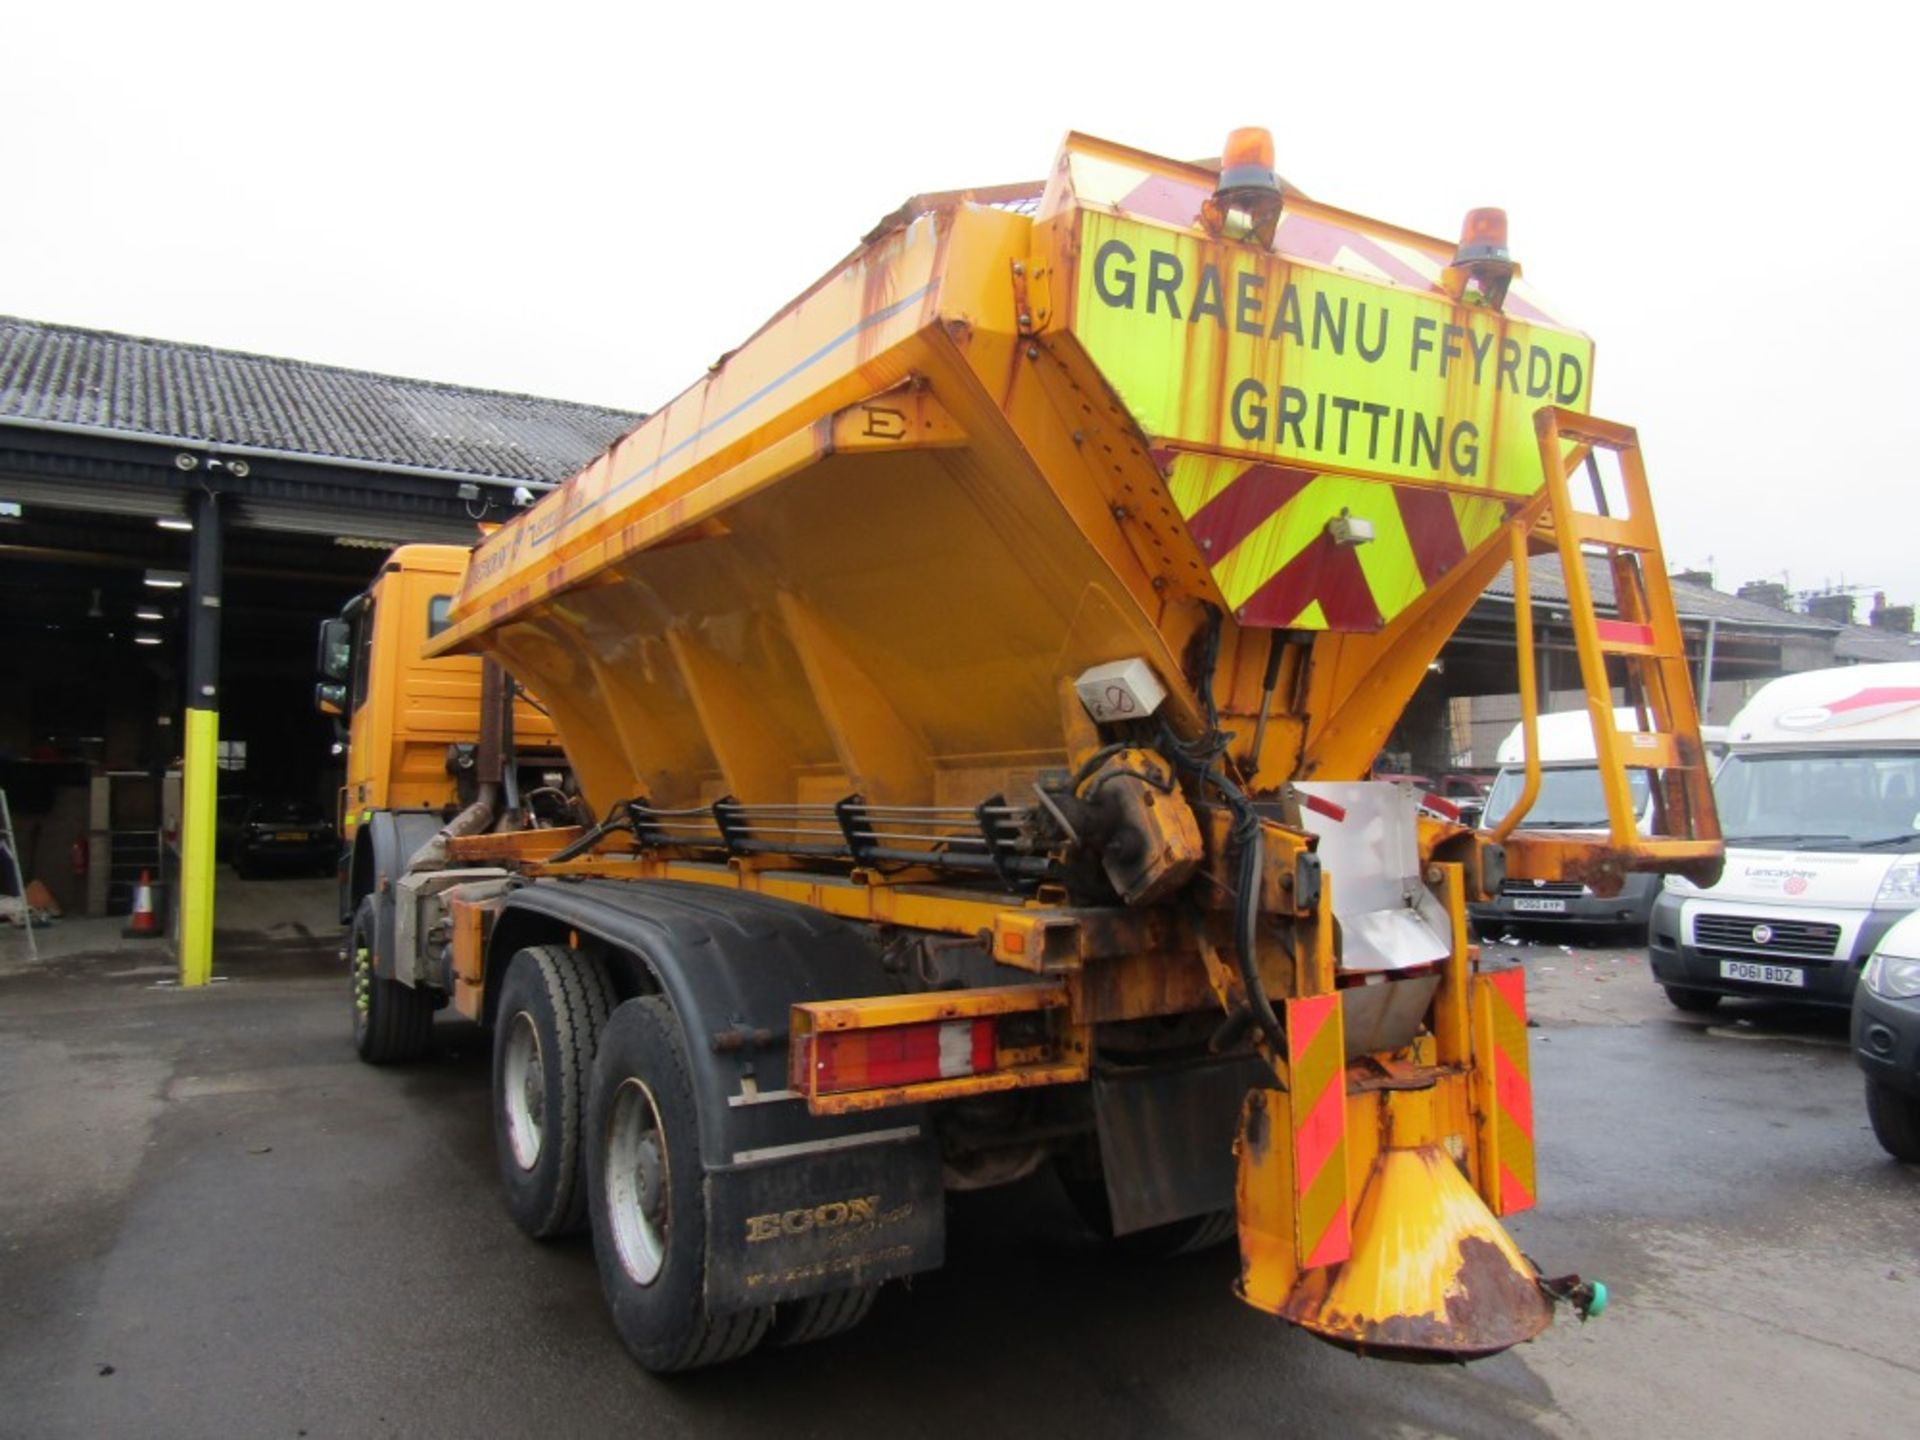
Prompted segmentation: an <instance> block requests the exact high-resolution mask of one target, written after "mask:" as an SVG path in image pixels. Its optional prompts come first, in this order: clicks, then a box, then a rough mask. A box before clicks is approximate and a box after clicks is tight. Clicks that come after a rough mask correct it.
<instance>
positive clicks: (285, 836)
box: [274, 830, 313, 840]
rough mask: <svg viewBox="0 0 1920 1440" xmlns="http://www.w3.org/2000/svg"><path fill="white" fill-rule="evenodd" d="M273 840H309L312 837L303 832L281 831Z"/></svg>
mask: <svg viewBox="0 0 1920 1440" xmlns="http://www.w3.org/2000/svg"><path fill="white" fill-rule="evenodd" d="M274 838H275V839H276V840H311V839H312V838H313V837H312V836H311V835H310V834H308V833H307V832H306V831H305V830H282V831H281V832H280V833H279V834H278V835H276V836H275V837H274Z"/></svg>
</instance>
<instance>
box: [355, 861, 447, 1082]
mask: <svg viewBox="0 0 1920 1440" xmlns="http://www.w3.org/2000/svg"><path fill="white" fill-rule="evenodd" d="M377 921H378V912H377V911H376V910H375V908H374V898H373V896H371V895H366V896H362V897H361V900H360V908H359V909H357V910H355V911H354V912H353V928H352V929H351V930H349V931H348V932H347V955H346V959H347V973H348V976H349V984H350V985H351V986H352V995H353V1048H354V1049H355V1050H357V1051H358V1052H359V1054H360V1058H361V1059H362V1060H364V1061H366V1062H367V1063H368V1064H369V1065H403V1064H406V1063H407V1062H408V1061H410V1060H418V1059H420V1058H421V1057H422V1056H424V1055H425V1054H426V1053H427V1047H428V1045H429V1044H430V1042H431V1040H432V1036H433V997H432V996H431V995H429V994H428V993H427V992H426V991H424V990H417V989H415V988H414V987H413V986H411V985H402V984H401V983H400V982H399V981H398V980H393V979H388V978H386V977H383V976H381V975H377V974H375V973H374V968H373V937H374V934H375V931H376V928H377Z"/></svg>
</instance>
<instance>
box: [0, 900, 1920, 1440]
mask: <svg viewBox="0 0 1920 1440" xmlns="http://www.w3.org/2000/svg"><path fill="white" fill-rule="evenodd" d="M322 883H324V882H322ZM275 884H280V885H284V886H286V887H287V888H286V889H285V890H282V891H278V892H276V891H274V890H272V889H271V888H270V887H271V886H273V885H275ZM229 888H230V887H229ZM328 898H330V897H329V895H328V894H327V892H326V891H324V890H321V889H319V888H317V887H316V886H315V885H314V884H313V883H311V882H260V884H259V885H258V887H256V888H254V889H252V890H250V892H249V894H248V896H247V897H246V900H245V902H244V903H241V904H236V905H235V906H232V907H229V910H228V912H227V913H228V914H229V915H234V916H239V917H242V918H245V917H248V916H252V917H254V923H255V924H256V927H257V928H253V929H242V928H223V929H222V931H221V933H220V937H219V947H218V952H217V957H216V970H217V972H218V973H220V974H222V975H224V976H226V977H227V978H226V980H225V982H224V983H222V984H219V985H215V986H212V987H209V988H208V989H206V990H203V991H197V992H191V993H189V992H183V991H180V990H178V989H176V988H173V987H171V986H167V985H157V984H156V982H157V981H164V980H165V979H167V978H168V977H167V972H166V969H165V965H164V961H163V960H160V959H158V958H157V954H156V952H154V951H152V950H146V951H142V952H138V953H132V952H129V951H127V950H120V951H118V952H115V953H107V954H88V953H84V952H83V953H65V954H61V955H57V956H55V957H54V958H52V959H50V960H48V961H46V962H44V963H43V964H41V965H40V966H38V967H31V966H21V965H17V964H13V963H9V964H8V965H6V966H4V967H0V1156H4V1157H5V1158H4V1162H3V1163H4V1167H5V1168H4V1176H5V1178H4V1183H3V1184H0V1435H4V1436H8V1437H13V1436H19V1437H60V1436H74V1437H81V1436H85V1437H103V1436H143V1437H149V1436H150V1437H164V1436H182V1437H187V1436H192V1437H206V1436H225V1435H244V1436H274V1437H301V1436H311V1437H334V1436H340V1437H357V1436H369V1435H385V1434H391V1435H409V1436H412V1435H417V1436H468V1435H487V1436H520V1435H528V1436H531V1435H564V1436H569V1437H572V1436H597V1435H645V1436H649V1437H671V1436H694V1435H698V1436H701V1437H731V1436H741V1437H746V1436H755V1437H760V1436H767V1435H773V1434H778V1435H782V1436H793V1437H801V1436H814V1435H819V1436H828V1435H833V1436H839V1435H844V1434H848V1433H872V1434H888V1435H912V1436H946V1435H955V1436H962V1435H964V1436H969V1437H973V1436H979V1435H983V1434H984V1435H1051V1436H1063V1435H1068V1436H1071V1435H1099V1436H1102V1437H1129V1436H1139V1437H1161V1436H1182V1435H1191V1436H1196V1437H1199V1436H1205V1437H1220V1436H1238V1435H1256V1434H1263V1435H1264V1434H1271V1435H1290V1436H1291V1435H1302V1436H1318V1435H1325V1436H1354V1435H1432V1434H1440V1435H1462V1436H1502V1437H1512V1436H1527V1435H1548V1436H1562V1435H1570V1436H1593V1437H1600V1436H1614V1435H1663V1434H1664V1435H1686V1436H1689V1437H1708V1436H1720V1435H1725V1436H1742V1437H1746V1436H1771V1435H1782V1436H1786V1435H1792V1436H1804V1435H1805V1434H1808V1433H1817V1434H1819V1435H1821V1436H1823V1437H1843V1436H1856V1435H1857V1436H1862V1437H1868V1436H1871V1437H1876V1440H1881V1437H1888V1436H1893V1435H1898V1434H1904V1433H1910V1431H1911V1429H1912V1426H1913V1417H1914V1416H1915V1415H1916V1414H1920V1224H1917V1223H1916V1221H1920V1171H1915V1170H1913V1169H1909V1168H1904V1167H1901V1166H1898V1165H1896V1164H1894V1163H1893V1162H1891V1161H1890V1160H1888V1159H1887V1158H1886V1156H1885V1155H1884V1154H1883V1153H1882V1152H1881V1151H1880V1149H1879V1148H1878V1146H1877V1145H1875V1143H1874V1141H1873V1138H1872V1136H1871V1134H1870V1133H1869V1132H1868V1130H1867V1128H1866V1117H1865V1114H1864V1111H1863V1108H1862V1105H1861V1098H1860V1083H1859V1078H1858V1076H1857V1074H1856V1073H1855V1071H1854V1069H1853V1065H1852V1061H1851V1059H1850V1057H1849V1055H1848V1054H1847V1051H1846V1049H1845V1032H1844V1025H1843V1022H1842V1020H1841V1019H1840V1018H1839V1017H1823V1016H1819V1015H1809V1014H1807V1013H1805V1012H1795V1011H1792V1010H1787V1009H1775V1008H1771V1007H1760V1006H1729V1007H1725V1008H1724V1010H1723V1012H1722V1013H1721V1014H1719V1015H1716V1016H1713V1017H1710V1018H1708V1019H1706V1020H1701V1019H1697V1018H1695V1017H1683V1016H1681V1015H1679V1014H1678V1013H1677V1012H1674V1011H1672V1010H1670V1009H1669V1008H1668V1007H1667V1005H1666V1003H1665V1001H1664V999H1662V998H1661V996H1660V994H1659V992H1658V990H1657V989H1656V988H1655V987H1654V986H1653V985H1652V983H1651V982H1650V980H1649V979H1648V977H1647V973H1646V966H1645V960H1644V956H1642V955H1641V954H1640V953H1639V952H1636V951H1633V950H1625V949H1599V950H1596V949H1590V948H1587V947H1585V946H1583V945H1579V944H1574V945H1571V947H1570V948H1569V949H1566V950H1563V949H1561V948H1560V947H1559V946H1558V945H1555V944H1535V945H1530V946H1525V947H1521V948H1520V949H1518V950H1516V951H1513V952H1512V953H1517V954H1519V955H1520V956H1521V957H1522V959H1523V961H1524V963H1525V965H1526V967H1527V969H1528V971H1529V976H1530V981H1531V984H1532V986H1533V989H1534V999H1533V1009H1534V1013H1535V1015H1536V1018H1537V1020H1538V1026H1537V1028H1535V1029H1534V1030H1533V1031H1532V1036H1533V1040H1534V1045H1533V1063H1534V1075H1535V1086H1536V1112H1537V1123H1538V1131H1539V1137H1540V1163H1541V1177H1542V1191H1543V1194H1542V1199H1541V1206H1540V1208H1539V1209H1538V1210H1537V1211H1536V1212H1534V1213H1532V1214H1529V1215H1525V1216H1521V1217H1517V1219H1516V1220H1515V1222H1514V1226H1513V1228H1514V1231H1515V1233H1516V1235H1517V1237H1518V1238H1519V1240H1520V1242H1521V1244H1522V1245H1523V1247H1524V1248H1525V1249H1527V1251H1528V1252H1529V1253H1530V1254H1531V1255H1532V1256H1533V1257H1534V1259H1535V1260H1536V1261H1537V1262H1538V1263H1539V1264H1540V1265H1541V1266H1542V1268H1543V1269H1545V1270H1546V1271H1548V1272H1549V1273H1558V1272H1564V1271H1570V1270H1578V1271H1580V1272H1582V1273H1583V1274H1586V1275H1588V1276H1597V1277H1599V1278H1601V1279H1604V1280H1606V1281H1607V1282H1608V1283H1609V1284H1610V1285H1611V1286H1612V1288H1613V1295H1614V1300H1613V1305H1612V1308H1611V1310H1610V1311H1609V1313H1608V1314H1607V1315H1606V1317H1605V1318H1604V1319H1601V1320H1598V1321H1596V1322H1593V1323H1590V1324H1587V1325H1584V1326H1582V1325H1580V1324H1579V1323H1578V1322H1577V1321H1575V1320H1574V1319H1572V1318H1571V1317H1570V1316H1567V1315H1564V1314H1563V1315H1562V1317H1561V1318H1560V1319H1559V1320H1558V1321H1557V1323H1556V1324H1555V1326H1554V1328H1553V1329H1552V1330H1551V1331H1549V1332H1548V1334H1547V1335H1546V1336H1545V1337H1543V1338H1542V1339H1541V1340H1539V1341H1537V1342H1535V1343H1534V1344H1532V1345H1530V1346H1527V1347H1524V1348H1522V1349H1520V1350H1517V1351H1514V1352H1510V1353H1508V1354H1506V1355H1503V1356H1500V1357H1497V1358H1495V1359H1492V1360H1488V1361H1483V1362H1480V1363H1478V1364H1475V1365H1472V1366H1468V1367H1464V1368H1462V1367H1451V1366H1431V1367H1408V1366H1395V1365H1390V1364H1386V1363H1384V1362H1378V1361H1362V1360H1359V1359H1356V1358H1354V1357H1353V1356H1351V1355H1348V1354H1346V1353H1344V1352H1341V1351H1337V1350H1334V1349H1332V1348H1330V1347H1328V1346H1326V1345H1323V1344H1321V1343H1319V1342H1317V1341H1314V1340H1312V1339H1310V1338H1308V1337H1306V1336H1304V1335H1301V1334H1299V1333H1296V1332H1294V1331H1291V1330H1289V1329H1287V1328H1286V1327H1284V1326H1283V1325H1281V1324H1280V1323H1279V1322H1277V1321H1273V1320H1270V1319H1268V1318H1267V1317H1264V1316H1261V1315H1259V1314H1256V1313H1255V1312H1253V1311H1251V1310H1249V1309H1247V1308H1245V1307H1244V1306H1242V1305H1241V1304H1240V1303H1239V1302H1237V1301H1236V1300H1235V1299H1234V1298H1233V1297H1232V1295H1231V1294H1230V1293H1229V1285H1230V1282H1231V1280H1232V1276H1233V1270H1234V1257H1233V1253H1232V1251H1231V1249H1228V1250H1225V1251H1216V1252H1213V1253H1211V1254H1206V1255H1202V1256H1198V1257H1194V1258H1191V1259H1189V1260H1186V1261H1181V1262H1175V1263H1171V1264H1158V1265H1149V1264H1137V1263H1127V1262H1124V1261H1121V1260H1118V1259H1115V1258H1112V1257H1110V1256H1109V1255H1108V1254H1106V1253H1105V1252H1104V1251H1103V1250H1102V1249H1101V1248H1099V1247H1098V1246H1097V1245H1096V1244H1095V1243H1094V1242H1092V1241H1091V1240H1090V1239H1088V1238H1087V1237H1085V1236H1084V1234H1083V1233H1082V1232H1081V1231H1080V1230H1079V1229H1078V1227H1077V1225H1076V1224H1075V1222H1074V1221H1073V1219H1072V1218H1071V1215H1070V1213H1069V1211H1068V1210H1067V1207H1066V1205H1065V1203H1064V1201H1063V1200H1062V1199H1061V1198H1060V1197H1059V1195H1058V1194H1057V1192H1056V1191H1055V1190H1054V1188H1053V1187H1052V1183H1051V1182H1050V1181H1048V1180H1046V1179H1045V1178H1044V1177H1042V1178H1041V1179H1038V1180H1035V1181H1033V1182H1029V1183H1026V1184H1023V1185H1021V1186H1018V1187H1015V1188H1013V1189H1009V1190H1003V1191H996V1192H990V1193H986V1194H981V1195H973V1196H961V1197H957V1198H956V1199H954V1200H953V1201H952V1202H951V1205H950V1215H951V1221H950V1232H949V1246H948V1249H949V1263H948V1266H947V1268H946V1269H945V1270H944V1271H941V1272H939V1273H936V1274H933V1275H929V1276H923V1277H921V1278H920V1279H918V1280H916V1281H915V1282H914V1283H913V1284H912V1285H911V1286H910V1287H909V1286H893V1287H890V1288H889V1289H888V1290H887V1291H886V1292H885V1293H884V1294H883V1295H882V1297H881V1300H880V1303H879V1305H878V1306H877V1308H876V1310H875V1313H874V1315H873V1316H872V1317H871V1318H870V1319H869V1321H868V1322H867V1323H866V1324H865V1325H864V1326H863V1327H862V1328H860V1329H859V1330H856V1331H855V1332H853V1333H852V1334H851V1335H848V1336H846V1337H843V1338H841V1339H839V1340H835V1341H829V1342H825V1343H823V1344H820V1345H816V1346H812V1347H803V1348H799V1349H794V1350H786V1351H772V1352H764V1353H761V1354H757V1355H755V1356H752V1357H750V1358H749V1359H747V1360H746V1361H744V1362H742V1363H740V1364H738V1365H735V1366H732V1367H730V1368H724V1369H721V1370H717V1371H709V1372H700V1373H696V1374H693V1375H689V1376H684V1377H681V1378H678V1379H674V1380H670V1381H668V1380H657V1379H654V1378H652V1377H650V1376H648V1375H646V1374H645V1373H644V1372H642V1371H640V1370H639V1369H638V1368H636V1367H635V1366H634V1365H633V1364H632V1363H631V1362H630V1361H629V1360H628V1359H627V1357H626V1354H625V1352H624V1351H623V1350H622V1349H621V1348H620V1345H619V1342H618V1341H617V1340H616V1338H615V1337H614V1334H613V1332H612V1329H611V1327H610V1326H609V1324H608V1322H607V1321H606V1319H605V1317H604V1315H603V1313H602V1309H601V1301H600V1295H599V1288H598V1281H597V1278H596V1275H595V1272H594V1268H593V1263H592V1258H591V1255H590V1253H589V1251H588V1248H587V1246H586V1244H585V1242H584V1241H568V1242H563V1243H558V1244H547V1245H542V1244H536V1243H534V1242H532V1241H529V1240H527V1239H525V1238H523V1237H522V1236H521V1235H520V1234H519V1232H518V1231H517V1230H515V1229H514V1228H513V1226H512V1224H511V1222H510V1221H509V1220H508V1218H507V1216H506V1214H505V1212H504V1210H503V1208H502V1207H501V1205H500V1203H499V1200H498V1198H497V1194H496V1182H495V1179H494V1153H493V1139H492V1133H491V1128H490V1124H489V1120H488V1112H487V1084H488V1080H487V1076H488V1069H487V1050H486V1045H487V1039H486V1037H485V1036H484V1035H483V1034H482V1033H481V1032H480V1031H478V1030H477V1029H475V1028H474V1027H472V1026H469V1025H464V1024H457V1023H451V1022H447V1021H444V1020H443V1021H442V1022H441V1024H440V1026H439V1028H438V1031H437V1053H436V1055H435V1057H434V1058H433V1059H431V1060H430V1061H428V1062H426V1063H424V1064H421V1065H418V1066H413V1067H408V1068H404V1069H394V1070H384V1071H383V1070H375V1069H371V1068H369V1067H366V1066H363V1065H361V1064H359V1063H358V1062H357V1061H356V1060H355V1059H354V1057H353V1054H352V1051H351V1048H350V1046H349V1042H348V1011H347V1004H348V996H347V988H346V983H345V978H344V974H343V972H342V970H341V968H340V966H339V964H338V961H337V959H336V955H335V948H334V947H335V945H336V944H337V940H336V937H335V936H334V935H333V934H332V933H331V931H330V929H329V928H328V922H329V921H330V919H331V917H330V915H328V914H327V913H326V912H327V903H326V902H327V900H328ZM276 914H279V915H281V917H282V918H279V919H275V918H272V917H273V916H274V915H276ZM288 915H297V917H298V918H294V919H288V918H285V917H286V916H288ZM1494 948H1495V949H1498V950H1505V949H1507V947H1494Z"/></svg>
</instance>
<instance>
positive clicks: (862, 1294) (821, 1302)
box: [767, 1285, 880, 1346]
mask: <svg viewBox="0 0 1920 1440" xmlns="http://www.w3.org/2000/svg"><path fill="white" fill-rule="evenodd" d="M879 1293H880V1287H879V1286H878V1285H858V1286H855V1287H854V1288H853V1289H851V1290H836V1291H835V1292H834V1293H833V1294H831V1295H809V1296H807V1298H806V1299H804V1300H788V1301H783V1302H782V1303H781V1304H778V1305H776V1306H774V1307H773V1328H772V1329H770V1330H768V1331H767V1343H768V1344H769V1345H779V1346H785V1345H811V1344H812V1343H813V1342H814V1341H816V1340H828V1339H831V1338H832V1337H833V1336H835V1335H844V1334H846V1332H847V1331H849V1330H851V1329H853V1327H854V1326H856V1325H858V1324H859V1323H860V1322H861V1321H862V1320H864V1319H866V1318H867V1312H868V1311H869V1310H871V1309H873V1301H874V1297H875V1296H876V1295H878V1294H879Z"/></svg>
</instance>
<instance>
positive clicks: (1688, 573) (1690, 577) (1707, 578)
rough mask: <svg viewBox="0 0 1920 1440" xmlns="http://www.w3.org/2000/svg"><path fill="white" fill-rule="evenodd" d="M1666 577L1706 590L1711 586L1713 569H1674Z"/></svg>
mask: <svg viewBox="0 0 1920 1440" xmlns="http://www.w3.org/2000/svg"><path fill="white" fill-rule="evenodd" d="M1667 578H1668V579H1669V580H1678V581H1679V582H1680V583H1681V584H1682V585H1699V586H1701V587H1703V588H1704V589H1708V590H1711V589H1712V588H1713V571H1711V570H1676V571H1674V572H1673V574H1671V575H1669V576H1668V577H1667Z"/></svg>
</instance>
